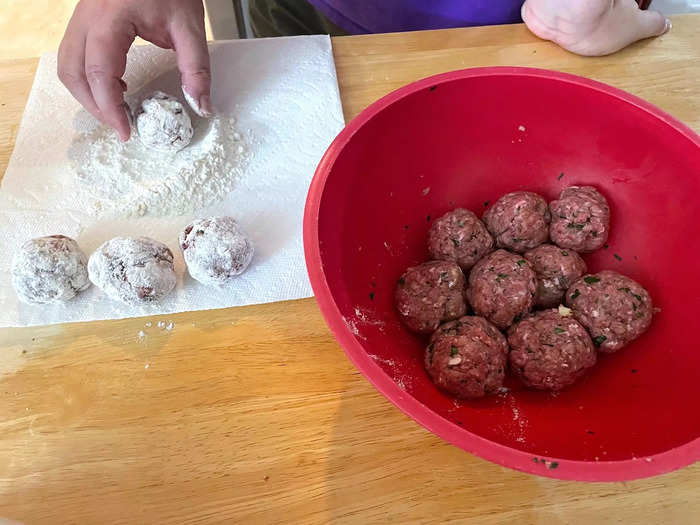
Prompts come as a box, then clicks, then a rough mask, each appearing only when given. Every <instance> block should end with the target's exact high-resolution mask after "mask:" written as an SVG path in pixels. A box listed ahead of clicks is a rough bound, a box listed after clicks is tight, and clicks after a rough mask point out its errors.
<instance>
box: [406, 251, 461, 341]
mask: <svg viewBox="0 0 700 525" xmlns="http://www.w3.org/2000/svg"><path fill="white" fill-rule="evenodd" d="M465 285H466V279H465V278H464V274H463V273H462V270H460V268H459V266H457V265H456V264H455V263H453V262H449V261H429V262H427V263H423V264H421V265H419V266H414V267H412V268H409V269H408V270H406V273H404V274H403V275H402V276H401V278H400V279H399V282H398V284H397V286H396V292H395V293H394V303H395V304H396V310H397V311H398V312H399V315H400V317H401V320H402V321H403V322H404V324H405V325H406V326H407V327H408V328H409V329H410V330H413V331H414V332H418V333H422V334H429V333H430V332H433V331H435V329H436V328H437V327H438V326H440V323H442V322H444V321H450V320H452V319H456V318H458V317H461V316H463V315H464V314H465V313H466V312H467V304H466V302H465V301H464V287H465Z"/></svg>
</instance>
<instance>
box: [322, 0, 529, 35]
mask: <svg viewBox="0 0 700 525" xmlns="http://www.w3.org/2000/svg"><path fill="white" fill-rule="evenodd" d="M309 1H310V2H311V3H312V4H313V5H314V6H315V7H316V8H317V9H318V10H319V11H321V12H322V13H323V14H325V15H326V16H327V17H328V18H329V19H330V20H331V21H332V22H333V23H335V24H336V25H338V26H340V27H341V28H342V29H344V30H345V31H347V32H348V33H352V34H358V33H392V32H395V31H417V30H420V29H443V28H446V27H465V26H482V25H492V24H510V23H515V22H521V21H522V19H521V18H520V8H521V7H522V5H523V3H524V0H309Z"/></svg>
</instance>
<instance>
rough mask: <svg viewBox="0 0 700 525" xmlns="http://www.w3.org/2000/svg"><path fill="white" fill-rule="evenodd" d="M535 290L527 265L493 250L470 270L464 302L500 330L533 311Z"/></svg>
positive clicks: (509, 254)
mask: <svg viewBox="0 0 700 525" xmlns="http://www.w3.org/2000/svg"><path fill="white" fill-rule="evenodd" d="M536 290H537V281H536V279H535V272H534V271H533V270H532V267H531V266H530V263H529V262H527V261H526V260H525V259H523V258H522V257H521V256H519V255H515V254H513V253H510V252H507V251H505V250H496V251H495V252H493V253H492V254H490V255H487V256H486V257H484V258H483V259H481V260H480V261H479V262H478V263H476V265H475V266H474V268H472V271H471V273H470V274H469V288H468V289H467V299H469V304H471V306H472V308H473V309H474V311H475V312H476V313H477V314H478V315H481V316H483V317H485V318H486V319H488V320H489V321H491V322H492V323H493V324H495V325H496V326H497V327H498V328H501V329H503V328H507V327H509V326H510V325H511V324H513V323H514V322H516V321H517V320H519V319H520V318H521V317H522V316H523V315H525V314H527V313H528V312H529V311H530V310H531V309H532V306H533V304H534V303H535V291H536Z"/></svg>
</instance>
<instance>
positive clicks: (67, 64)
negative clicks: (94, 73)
mask: <svg viewBox="0 0 700 525" xmlns="http://www.w3.org/2000/svg"><path fill="white" fill-rule="evenodd" d="M85 37H86V35H85V32H84V31H82V30H81V28H80V27H79V24H78V23H77V21H76V16H75V15H73V17H72V18H71V20H70V22H69V23H68V27H67V28H66V34H65V35H64V37H63V40H62V41H61V45H60V46H59V48H58V71H57V73H58V78H59V79H60V80H61V82H62V83H63V85H64V86H66V88H68V91H70V93H71V95H73V97H75V99H76V100H77V101H78V102H80V104H82V106H83V107H84V108H85V109H86V110H87V111H89V112H90V113H91V114H92V115H93V116H94V117H95V118H97V119H98V120H100V121H102V120H103V119H102V114H101V113H100V110H99V108H98V107H97V104H95V100H94V99H93V98H92V91H90V85H89V84H88V81H87V77H86V76H85Z"/></svg>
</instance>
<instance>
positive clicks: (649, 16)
mask: <svg viewBox="0 0 700 525" xmlns="http://www.w3.org/2000/svg"><path fill="white" fill-rule="evenodd" d="M521 12H522V17H523V21H524V22H525V24H526V25H527V27H528V28H529V29H530V31H532V32H533V33H534V34H535V35H537V36H538V37H540V38H543V39H545V40H551V41H552V42H555V43H556V44H558V45H560V46H561V47H563V48H564V49H567V50H569V51H571V52H573V53H576V54H578V55H587V56H600V55H608V54H610V53H614V52H615V51H618V50H620V49H622V48H623V47H625V46H627V45H629V44H631V43H633V42H636V41H637V40H641V39H643V38H649V37H653V36H659V35H663V34H664V33H666V32H667V31H668V30H669V29H670V28H671V21H670V20H668V19H667V18H665V17H664V16H663V15H662V14H661V13H659V12H658V11H642V10H641V9H639V5H638V4H637V2H636V1H635V0H585V1H582V0H526V2H525V3H524V4H523V7H522V11H521Z"/></svg>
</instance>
